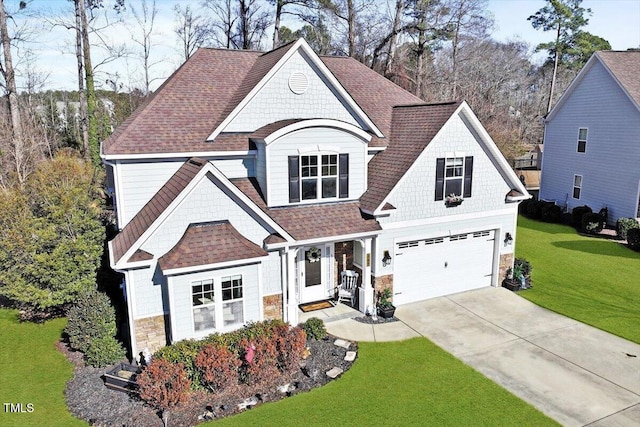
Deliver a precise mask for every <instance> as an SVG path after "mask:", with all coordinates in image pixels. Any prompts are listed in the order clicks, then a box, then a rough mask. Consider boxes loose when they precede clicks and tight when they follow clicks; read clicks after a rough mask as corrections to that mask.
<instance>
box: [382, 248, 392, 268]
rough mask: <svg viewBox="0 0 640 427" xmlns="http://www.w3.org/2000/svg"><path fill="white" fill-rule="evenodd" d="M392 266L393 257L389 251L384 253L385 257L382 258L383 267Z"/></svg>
mask: <svg viewBox="0 0 640 427" xmlns="http://www.w3.org/2000/svg"><path fill="white" fill-rule="evenodd" d="M389 264H391V255H389V251H384V256H383V257H382V266H383V267H386V266H388V265H389Z"/></svg>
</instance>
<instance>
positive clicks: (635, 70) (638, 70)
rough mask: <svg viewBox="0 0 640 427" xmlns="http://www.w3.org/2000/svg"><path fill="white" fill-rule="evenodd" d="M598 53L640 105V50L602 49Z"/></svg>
mask: <svg viewBox="0 0 640 427" xmlns="http://www.w3.org/2000/svg"><path fill="white" fill-rule="evenodd" d="M596 55H598V57H599V58H600V59H601V60H602V62H603V63H604V64H605V66H606V67H607V68H608V69H609V70H610V71H611V72H612V73H613V75H614V76H615V77H616V79H618V81H619V82H620V84H621V85H622V86H623V87H624V88H625V90H626V91H627V92H628V93H629V96H631V98H633V100H634V101H635V102H636V104H637V105H640V50H627V51H600V52H596Z"/></svg>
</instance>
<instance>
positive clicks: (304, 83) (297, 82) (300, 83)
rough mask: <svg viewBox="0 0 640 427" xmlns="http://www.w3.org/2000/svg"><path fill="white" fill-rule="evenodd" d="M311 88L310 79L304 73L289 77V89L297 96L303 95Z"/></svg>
mask: <svg viewBox="0 0 640 427" xmlns="http://www.w3.org/2000/svg"><path fill="white" fill-rule="evenodd" d="M308 87H309V79H307V75H306V74H304V73H299V72H298V73H292V74H291V76H289V89H291V92H293V93H295V94H296V95H301V94H303V93H305V92H306V91H307V88H308Z"/></svg>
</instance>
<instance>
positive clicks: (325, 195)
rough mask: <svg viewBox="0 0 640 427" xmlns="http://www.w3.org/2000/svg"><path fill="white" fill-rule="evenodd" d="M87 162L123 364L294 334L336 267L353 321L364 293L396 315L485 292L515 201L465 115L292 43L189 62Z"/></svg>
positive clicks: (493, 278)
mask: <svg viewBox="0 0 640 427" xmlns="http://www.w3.org/2000/svg"><path fill="white" fill-rule="evenodd" d="M101 154H102V158H103V160H104V162H105V164H106V165H107V171H108V174H109V176H110V182H112V183H113V190H114V193H115V195H114V201H115V206H116V215H117V221H118V226H119V228H120V230H121V231H120V233H119V234H118V235H117V236H116V237H115V238H114V239H113V240H112V241H111V242H109V252H110V261H111V266H112V267H113V268H114V269H115V270H117V271H120V272H122V273H123V274H124V286H125V289H126V297H127V304H128V316H129V330H130V335H131V341H132V342H131V345H132V349H133V353H134V354H137V353H138V352H139V351H140V350H142V349H143V348H145V347H148V348H149V349H150V350H151V351H154V350H156V349H157V348H159V347H161V346H163V345H165V344H166V343H167V342H175V341H178V340H182V339H187V338H199V337H204V336H206V335H208V334H211V333H214V332H225V331H229V330H233V329H237V328H240V327H242V326H243V325H244V324H246V323H247V322H250V321H260V320H264V319H273V318H278V319H283V320H285V321H288V322H290V323H292V324H296V323H297V322H298V311H299V307H298V306H299V304H301V303H305V302H311V301H318V300H325V299H330V298H333V296H334V295H335V288H336V286H337V285H338V281H339V277H340V272H341V271H343V270H344V269H348V270H354V271H356V272H358V273H359V278H360V279H359V281H358V285H359V287H360V290H359V294H358V296H359V298H358V299H359V301H358V307H357V308H358V309H360V310H361V311H367V310H372V309H373V308H374V290H376V289H377V290H379V289H382V288H392V290H393V294H394V297H393V299H394V302H395V303H396V304H406V303H410V302H413V301H418V300H421V299H426V298H432V297H436V296H441V295H446V294H450V293H455V292H461V291H465V290H469V289H475V288H480V287H485V286H499V285H500V283H501V280H502V278H503V277H504V273H505V270H506V269H507V268H508V267H510V266H512V265H513V250H514V247H515V245H514V239H515V235H516V220H517V208H518V202H519V201H521V200H524V199H526V198H528V197H529V195H528V194H527V191H526V190H525V188H524V186H523V185H522V184H521V182H520V180H519V179H518V177H517V176H516V175H515V174H514V172H513V170H512V169H511V168H510V166H509V164H508V163H507V161H506V160H505V159H504V158H503V157H502V155H501V154H500V152H499V150H498V149H497V147H496V146H495V144H494V143H493V141H492V140H491V138H490V137H489V135H488V134H487V132H486V131H485V130H484V128H483V127H482V125H481V124H480V122H479V121H478V119H477V118H476V116H475V115H474V114H473V112H472V111H471V109H470V108H469V106H468V105H467V104H466V103H465V102H448V103H439V104H425V103H424V102H423V101H422V100H421V99H419V98H417V97H415V96H414V95H412V94H410V93H409V92H407V91H405V90H403V89H402V88H400V87H398V86H396V85H395V84H393V83H392V82H390V81H388V80H387V79H385V78H384V77H382V76H380V75H379V74H377V73H376V72H374V71H372V70H370V69H369V68H367V67H366V66H364V65H363V64H361V63H359V62H357V61H356V60H354V59H352V58H346V57H319V56H317V55H316V54H315V53H314V52H313V51H312V50H311V49H310V48H309V46H308V45H307V43H306V42H305V41H304V40H302V39H301V40H298V41H297V42H294V43H290V44H288V45H285V46H282V47H280V48H278V49H275V50H273V51H271V52H267V53H262V52H255V51H240V50H223V49H200V50H198V51H197V52H196V53H195V54H194V55H193V56H192V57H191V58H190V59H189V60H188V61H187V62H186V63H185V64H183V65H182V66H181V67H180V69H178V71H176V72H175V73H174V74H173V75H172V76H171V77H170V78H169V79H168V80H167V81H166V82H165V83H164V84H163V85H162V86H161V87H160V88H159V89H158V90H157V91H156V93H155V94H154V95H153V96H152V97H151V99H150V100H149V101H148V102H147V103H146V105H144V106H142V107H141V108H139V109H138V110H136V112H134V113H133V114H132V115H131V117H130V118H129V119H127V121H126V122H125V123H123V124H122V125H121V126H120V127H118V128H117V129H116V131H115V132H114V134H113V135H112V136H111V137H110V138H109V139H107V140H106V141H104V142H103V144H102V153H101ZM451 194H453V195H455V196H457V197H456V199H457V200H455V201H454V202H452V203H449V202H448V201H447V199H448V196H449V195H451ZM460 199H461V200H462V203H460Z"/></svg>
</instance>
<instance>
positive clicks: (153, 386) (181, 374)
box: [138, 359, 191, 427]
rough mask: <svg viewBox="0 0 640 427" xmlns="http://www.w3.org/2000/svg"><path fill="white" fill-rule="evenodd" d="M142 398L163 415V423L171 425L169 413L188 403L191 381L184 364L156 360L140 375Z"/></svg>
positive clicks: (139, 384)
mask: <svg viewBox="0 0 640 427" xmlns="http://www.w3.org/2000/svg"><path fill="white" fill-rule="evenodd" d="M138 386H139V387H140V398H142V399H143V400H144V401H145V402H147V403H148V404H149V405H151V406H153V407H154V408H156V409H158V410H159V411H160V412H161V413H162V423H163V424H164V425H165V427H167V426H168V425H169V424H168V422H169V411H171V410H172V409H173V408H175V407H176V406H178V405H179V404H181V403H184V402H186V401H187V399H188V397H189V395H188V392H189V387H191V381H189V379H188V378H187V372H186V371H185V369H184V365H183V364H182V363H175V364H173V363H170V362H167V361H166V360H162V359H154V360H153V361H152V362H151V363H150V364H149V366H147V368H146V369H145V370H144V371H142V373H141V374H140V375H138Z"/></svg>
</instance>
